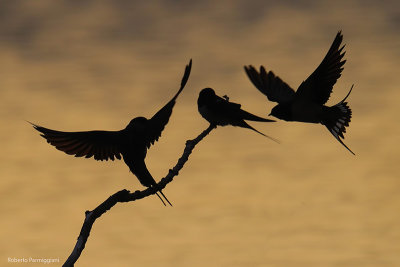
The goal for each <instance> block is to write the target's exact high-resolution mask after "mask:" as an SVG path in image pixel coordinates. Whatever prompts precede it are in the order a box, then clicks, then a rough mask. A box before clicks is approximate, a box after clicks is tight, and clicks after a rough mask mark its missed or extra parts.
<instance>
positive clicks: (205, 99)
mask: <svg viewBox="0 0 400 267" xmlns="http://www.w3.org/2000/svg"><path fill="white" fill-rule="evenodd" d="M197 106H198V109H199V112H200V114H201V116H202V117H203V118H204V119H206V120H207V121H208V122H209V123H210V124H212V125H215V126H217V125H220V126H226V125H232V126H238V127H243V128H248V129H251V130H253V131H255V132H257V133H259V134H261V135H264V136H266V137H268V138H271V137H269V136H267V135H265V134H263V133H261V132H259V131H258V130H256V129H254V128H253V127H251V126H250V125H249V124H247V122H246V120H248V121H259V122H273V121H274V120H269V119H264V118H261V117H258V116H256V115H253V114H251V113H249V112H247V111H245V110H243V109H241V105H240V104H237V103H233V102H229V100H228V97H225V98H222V97H219V96H217V95H216V94H215V91H214V90H213V89H211V88H204V89H203V90H201V92H200V94H199V98H198V99H197ZM271 139H272V140H274V139H273V138H271ZM274 141H276V140H274Z"/></svg>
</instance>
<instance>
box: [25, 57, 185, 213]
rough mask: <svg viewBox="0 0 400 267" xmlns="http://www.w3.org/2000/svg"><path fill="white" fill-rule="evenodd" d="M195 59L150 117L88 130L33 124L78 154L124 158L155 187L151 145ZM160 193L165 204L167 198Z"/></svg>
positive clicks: (147, 184) (57, 144)
mask: <svg viewBox="0 0 400 267" xmlns="http://www.w3.org/2000/svg"><path fill="white" fill-rule="evenodd" d="M191 68H192V60H190V62H189V64H188V65H186V68H185V73H184V75H183V78H182V81H181V87H180V89H179V91H178V92H177V93H176V94H175V96H174V97H173V98H172V99H171V100H170V101H169V102H168V103H167V104H166V105H165V106H164V107H163V108H161V109H160V110H159V111H158V112H157V113H156V114H155V115H154V116H153V117H152V118H151V119H146V118H145V117H136V118H134V119H132V120H131V121H130V122H129V124H128V125H127V126H126V128H125V129H122V130H120V131H85V132H62V131H56V130H51V129H47V128H44V127H41V126H39V125H36V124H33V123H32V125H33V127H34V128H35V129H36V130H38V131H39V132H41V136H42V137H44V138H45V139H46V140H47V142H48V143H49V144H51V145H53V146H55V147H56V148H57V149H59V150H61V151H63V152H65V153H67V154H69V155H75V157H83V156H84V157H85V158H91V157H93V158H94V159H95V160H101V161H103V160H106V161H107V160H109V159H110V160H114V159H119V160H120V159H121V155H122V158H123V160H124V162H125V163H126V165H128V167H129V169H130V171H131V172H132V173H133V174H135V175H136V177H137V178H138V180H139V181H140V183H141V184H142V185H143V186H145V187H154V186H155V185H156V181H155V180H154V178H153V176H152V175H151V174H150V172H149V170H148V169H147V166H146V163H145V158H146V154H147V149H148V148H150V146H151V145H152V144H154V143H155V142H156V141H157V140H158V139H159V138H160V136H161V133H162V131H163V130H164V128H165V126H166V125H167V123H168V120H169V118H170V116H171V114H172V109H173V107H174V105H175V102H176V99H177V97H178V96H179V94H180V93H181V92H182V90H183V88H184V87H185V85H186V83H187V81H188V79H189V75H190V71H191ZM159 192H160V194H161V195H162V196H163V197H164V199H165V200H166V201H167V202H168V204H169V205H171V206H172V204H171V202H170V201H169V200H168V199H167V197H166V196H165V195H164V194H163V192H162V191H161V190H159ZM156 194H157V196H158V197H159V198H160V200H161V201H162V203H163V204H164V205H165V202H164V200H163V199H162V198H161V197H160V195H159V194H158V192H156Z"/></svg>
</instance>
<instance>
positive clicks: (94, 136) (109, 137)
mask: <svg viewBox="0 0 400 267" xmlns="http://www.w3.org/2000/svg"><path fill="white" fill-rule="evenodd" d="M32 125H33V127H34V128H35V129H36V130H38V131H39V132H41V136H42V137H43V138H45V139H46V140H47V142H48V143H49V144H51V145H53V146H55V147H56V148H57V149H58V150H61V151H64V152H65V153H67V154H69V155H75V157H83V156H85V157H86V158H90V157H94V159H95V160H101V161H103V160H108V159H111V160H114V158H117V159H121V155H120V153H121V152H120V143H121V134H122V133H121V131H115V132H114V131H89V132H61V131H56V130H51V129H47V128H44V127H41V126H38V125H35V124H32Z"/></svg>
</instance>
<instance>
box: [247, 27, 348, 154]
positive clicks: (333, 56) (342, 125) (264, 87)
mask: <svg viewBox="0 0 400 267" xmlns="http://www.w3.org/2000/svg"><path fill="white" fill-rule="evenodd" d="M342 41H343V35H342V33H341V32H338V33H337V35H336V37H335V39H334V41H333V43H332V45H331V47H330V49H329V51H328V53H327V54H326V56H325V58H324V59H323V60H322V62H321V64H320V65H319V66H318V67H317V69H316V70H315V71H314V72H313V73H312V74H311V75H310V76H309V77H308V78H307V79H306V80H305V81H303V82H302V83H301V84H300V86H299V88H298V89H297V91H296V92H295V91H294V90H293V89H292V88H291V87H290V86H289V85H288V84H287V83H285V82H284V81H282V80H281V79H280V78H279V77H278V76H275V74H274V73H273V72H272V71H269V72H266V71H265V68H264V67H263V66H261V67H260V72H258V71H257V70H256V69H255V68H254V67H253V66H246V67H245V71H246V73H247V76H248V77H249V79H250V80H251V82H252V83H253V84H254V86H255V87H256V88H257V89H258V90H259V91H260V92H261V93H263V94H265V95H266V96H267V98H268V99H269V100H270V101H273V102H278V105H276V106H275V107H274V108H272V110H271V114H270V115H272V116H274V117H276V118H278V119H281V120H285V121H299V122H308V123H321V124H322V125H325V126H326V128H327V129H328V130H329V132H330V133H331V134H332V135H333V136H334V137H335V138H336V139H337V140H338V141H339V142H340V143H341V144H342V145H343V146H344V147H345V148H346V149H347V150H349V151H350V152H351V153H352V154H353V155H354V153H353V151H351V150H350V149H349V148H348V147H347V146H346V145H345V144H344V143H343V141H342V140H341V139H340V137H341V138H344V136H343V133H345V132H346V126H349V123H350V121H351V116H352V111H351V109H350V107H349V106H348V104H347V102H345V101H346V99H347V97H348V96H349V95H350V93H351V90H352V89H353V86H352V87H351V89H350V91H349V93H348V94H347V96H346V97H345V98H344V99H343V100H342V101H340V102H339V103H337V104H336V105H334V106H332V107H328V106H325V105H324V104H325V103H326V102H327V101H328V99H329V97H330V95H331V93H332V89H333V86H334V85H335V83H336V81H337V80H338V79H339V77H340V76H341V73H342V71H343V65H344V63H345V62H346V60H343V57H344V55H345V52H344V51H343V49H344V45H343V46H341V43H342Z"/></svg>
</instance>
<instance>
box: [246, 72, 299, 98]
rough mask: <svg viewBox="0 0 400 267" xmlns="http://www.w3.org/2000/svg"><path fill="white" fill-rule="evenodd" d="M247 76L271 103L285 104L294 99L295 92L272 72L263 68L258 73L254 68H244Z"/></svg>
mask: <svg viewBox="0 0 400 267" xmlns="http://www.w3.org/2000/svg"><path fill="white" fill-rule="evenodd" d="M244 69H245V71H246V73H247V76H248V77H249V79H250V81H251V82H252V83H253V84H254V86H255V87H256V88H257V89H258V90H259V91H260V92H261V93H263V94H264V95H266V96H267V98H268V99H269V100H270V101H273V102H278V103H285V102H289V101H291V100H292V99H293V98H294V95H295V91H294V90H293V89H292V88H291V87H290V86H289V85H288V84H287V83H285V82H284V81H282V80H281V78H279V77H278V76H275V74H274V73H273V72H272V71H269V72H266V71H265V68H264V67H263V66H261V67H260V72H258V71H257V70H256V69H255V68H254V67H253V66H251V65H250V66H245V67H244Z"/></svg>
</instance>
